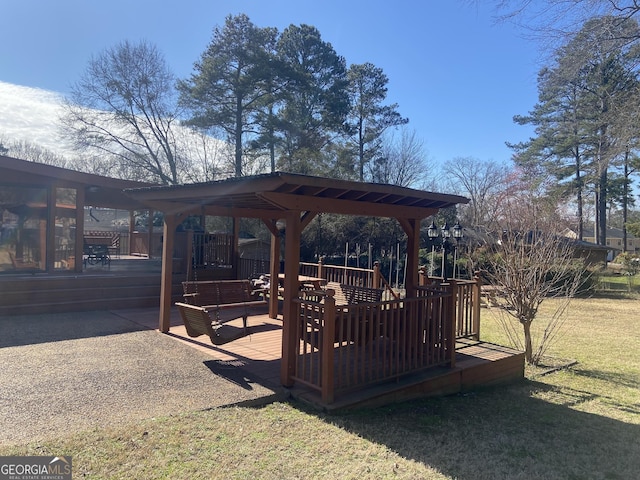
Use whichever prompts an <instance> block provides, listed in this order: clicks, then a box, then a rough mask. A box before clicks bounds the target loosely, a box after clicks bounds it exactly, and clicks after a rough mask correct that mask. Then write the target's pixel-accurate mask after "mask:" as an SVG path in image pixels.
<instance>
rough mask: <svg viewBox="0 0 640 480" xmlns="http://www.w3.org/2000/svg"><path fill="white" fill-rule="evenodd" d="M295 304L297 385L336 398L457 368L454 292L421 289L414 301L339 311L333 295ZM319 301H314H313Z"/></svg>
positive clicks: (327, 399)
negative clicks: (424, 372)
mask: <svg viewBox="0 0 640 480" xmlns="http://www.w3.org/2000/svg"><path fill="white" fill-rule="evenodd" d="M308 295H310V296H308V297H307V298H301V299H297V300H296V303H297V305H298V307H299V315H298V324H297V333H298V338H299V339H300V342H299V350H298V354H297V361H296V370H295V374H294V380H295V381H296V382H299V383H301V384H304V385H307V386H309V387H312V388H314V389H317V390H318V391H319V392H320V393H321V395H322V398H323V401H324V402H327V403H331V402H333V400H334V396H335V394H336V393H341V392H345V391H347V390H352V389H358V388H363V387H366V386H368V385H372V384H375V383H378V382H382V381H386V380H390V379H397V378H398V377H400V376H402V375H406V374H410V373H414V372H418V371H422V370H425V369H427V368H431V367H434V366H439V365H454V364H455V336H456V335H455V322H454V321H453V319H454V316H453V315H452V312H453V308H454V295H453V286H452V285H451V284H449V285H441V286H430V287H418V292H417V296H416V297H413V298H404V299H393V300H386V301H382V302H376V303H358V304H350V305H335V300H334V298H333V296H332V292H331V291H329V290H328V291H327V292H315V293H310V294H308ZM314 295H315V297H314Z"/></svg>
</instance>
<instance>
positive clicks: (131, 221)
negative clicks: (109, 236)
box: [127, 210, 136, 255]
mask: <svg viewBox="0 0 640 480" xmlns="http://www.w3.org/2000/svg"><path fill="white" fill-rule="evenodd" d="M135 230H136V212H135V210H129V251H127V255H131V252H133V232H134V231H135Z"/></svg>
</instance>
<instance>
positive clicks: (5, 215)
mask: <svg viewBox="0 0 640 480" xmlns="http://www.w3.org/2000/svg"><path fill="white" fill-rule="evenodd" d="M48 211H49V206H48V203H47V189H46V188H35V187H33V188H32V187H25V186H19V187H16V186H3V185H0V272H16V271H39V270H44V268H45V265H46V248H45V240H46V233H47V215H48Z"/></svg>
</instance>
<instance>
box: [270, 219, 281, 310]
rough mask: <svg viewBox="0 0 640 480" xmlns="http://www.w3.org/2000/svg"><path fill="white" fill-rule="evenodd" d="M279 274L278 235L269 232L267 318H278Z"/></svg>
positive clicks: (277, 233)
mask: <svg viewBox="0 0 640 480" xmlns="http://www.w3.org/2000/svg"><path fill="white" fill-rule="evenodd" d="M279 273H280V233H279V232H276V233H273V232H271V262H269V274H270V276H269V278H270V279H271V281H270V282H269V318H277V317H278V274H279Z"/></svg>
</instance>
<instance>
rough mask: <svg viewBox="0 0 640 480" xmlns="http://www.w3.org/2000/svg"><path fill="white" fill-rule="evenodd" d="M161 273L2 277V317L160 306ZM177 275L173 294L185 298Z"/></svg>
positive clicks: (176, 297)
mask: <svg viewBox="0 0 640 480" xmlns="http://www.w3.org/2000/svg"><path fill="white" fill-rule="evenodd" d="M160 278H161V277H160V274H157V273H144V272H136V271H132V272H128V273H126V274H121V273H120V274H115V273H109V272H105V273H98V274H87V273H83V274H76V275H72V274H61V275H46V274H42V275H38V274H36V275H15V276H13V275H7V276H2V277H0V316H1V315H21V314H39V313H60V312H71V311H85V310H107V309H113V308H116V307H117V308H145V307H159V305H160ZM182 280H184V277H183V276H181V277H180V278H178V276H176V277H175V278H174V282H173V284H174V285H173V288H172V292H173V296H174V297H175V299H176V300H180V299H181V298H182V285H181V281H182Z"/></svg>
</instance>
